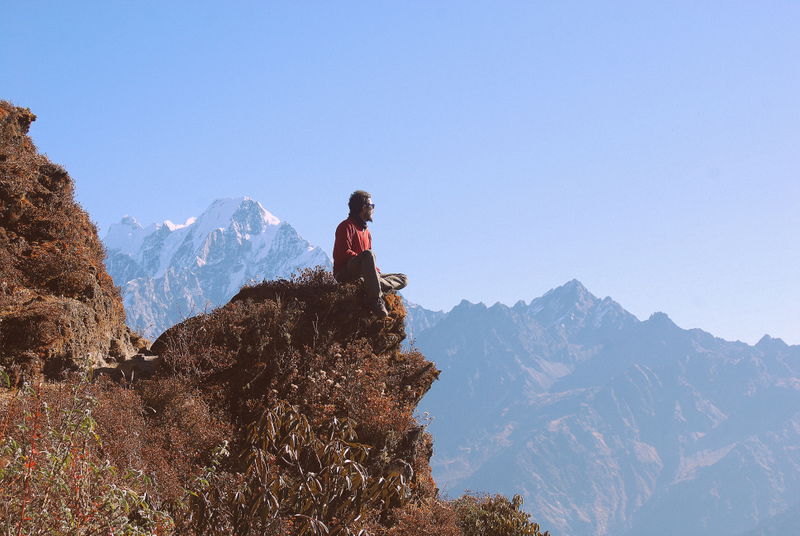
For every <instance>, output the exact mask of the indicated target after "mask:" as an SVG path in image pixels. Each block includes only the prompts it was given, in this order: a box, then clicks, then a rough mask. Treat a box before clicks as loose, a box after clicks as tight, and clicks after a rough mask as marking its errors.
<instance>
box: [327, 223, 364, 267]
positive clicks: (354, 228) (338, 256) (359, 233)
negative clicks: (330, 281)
mask: <svg viewBox="0 0 800 536" xmlns="http://www.w3.org/2000/svg"><path fill="white" fill-rule="evenodd" d="M368 249H372V235H370V234H369V229H367V226H366V225H364V226H363V227H362V226H361V225H360V222H357V221H356V220H355V219H354V218H352V217H350V218H347V219H346V220H344V221H343V222H342V223H340V224H339V226H338V227H337V228H336V241H335V242H334V243H333V273H334V274H338V273H339V272H340V271H342V270H344V269H345V268H346V267H347V261H349V260H350V259H352V258H353V257H355V256H357V255H358V254H359V253H361V252H362V251H366V250H368Z"/></svg>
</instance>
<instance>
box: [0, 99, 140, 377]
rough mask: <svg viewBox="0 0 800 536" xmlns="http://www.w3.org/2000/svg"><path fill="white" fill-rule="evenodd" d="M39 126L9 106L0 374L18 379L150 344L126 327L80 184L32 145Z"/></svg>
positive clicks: (0, 250) (2, 167) (1, 224)
mask: <svg viewBox="0 0 800 536" xmlns="http://www.w3.org/2000/svg"><path fill="white" fill-rule="evenodd" d="M35 119H36V116H35V115H33V114H32V113H31V112H30V110H28V109H26V108H18V107H15V106H13V105H12V104H10V103H8V102H5V101H0V367H3V368H5V369H6V370H8V371H10V372H12V373H13V374H14V376H15V377H17V378H18V379H19V378H21V377H32V376H36V375H42V374H44V375H45V376H47V377H50V378H54V377H57V376H59V375H60V374H62V373H63V372H64V371H65V370H69V369H81V368H85V367H87V366H102V365H106V364H109V363H113V362H115V361H116V360H119V359H122V358H124V357H127V356H129V355H131V354H134V353H136V347H137V346H139V347H141V346H142V345H143V344H144V342H143V341H142V340H141V339H140V338H139V337H138V336H137V335H135V334H132V333H131V332H130V330H129V329H128V328H127V327H126V326H125V311H124V309H123V306H122V300H121V299H120V296H119V292H118V291H117V289H116V288H115V287H114V284H113V282H112V280H111V277H109V275H108V273H107V272H106V269H105V266H104V264H103V258H104V255H105V253H104V250H103V247H102V245H101V243H100V239H99V238H98V235H97V229H96V228H95V226H94V224H92V222H91V221H90V220H89V216H88V215H87V214H86V212H85V211H84V210H83V209H82V208H81V207H80V206H79V205H78V204H77V203H76V202H75V200H74V197H73V182H72V179H71V178H70V177H69V175H68V174H67V172H66V171H65V170H64V169H63V168H62V167H60V166H59V165H57V164H54V163H52V162H50V161H49V160H48V159H47V158H46V157H45V156H43V155H41V154H39V153H38V152H37V150H36V147H35V146H34V144H33V141H32V140H31V138H30V137H29V136H28V129H29V127H30V124H31V123H32V122H33V121H34V120H35Z"/></svg>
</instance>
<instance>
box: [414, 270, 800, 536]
mask: <svg viewBox="0 0 800 536" xmlns="http://www.w3.org/2000/svg"><path fill="white" fill-rule="evenodd" d="M417 345H418V346H419V348H420V349H421V350H422V352H423V353H424V354H425V355H426V356H427V357H428V358H429V359H431V360H433V361H435V362H436V364H437V366H438V367H439V368H441V369H442V374H441V377H440V381H439V382H438V383H437V384H436V385H435V386H434V388H433V389H432V390H431V391H430V392H429V393H428V395H427V396H426V397H425V399H424V400H423V403H422V405H421V409H423V410H427V411H429V412H430V413H432V415H433V416H434V421H433V423H432V424H431V426H430V430H431V432H432V433H433V435H434V439H435V456H434V458H433V460H432V466H433V467H434V476H435V478H436V481H437V483H438V485H439V486H440V487H442V488H444V489H445V490H446V491H447V492H449V493H451V494H453V495H458V494H460V493H461V491H462V490H463V489H465V488H468V489H473V490H487V491H495V490H497V491H500V492H504V493H507V494H511V493H517V492H518V493H521V494H523V496H524V497H525V499H526V509H527V510H529V511H530V512H532V513H534V515H535V516H536V517H537V518H538V519H540V520H541V522H542V525H543V526H544V527H545V528H549V529H552V531H553V533H554V534H559V535H569V536H588V535H604V534H614V535H629V536H632V535H649V536H654V535H661V534H664V535H666V534H674V533H676V532H678V533H681V534H689V535H693V534H697V535H700V534H703V535H708V534H739V533H743V532H745V531H747V530H752V529H754V528H755V527H756V526H757V525H758V524H759V523H761V522H764V521H767V520H769V519H771V518H773V517H774V516H778V517H777V518H776V519H775V520H774V521H773V524H780V523H783V517H781V516H780V515H779V514H781V512H784V511H786V510H787V509H788V508H789V507H790V506H792V505H794V504H795V503H796V501H797V497H798V494H799V493H800V346H792V347H790V346H787V345H786V344H784V343H783V342H782V341H780V340H779V339H771V338H769V337H765V338H764V339H762V341H760V342H759V343H758V344H757V345H755V346H749V345H747V344H743V343H740V342H728V341H724V340H722V339H718V338H715V337H713V336H712V335H710V334H708V333H705V332H703V331H701V330H684V329H681V328H679V327H678V326H676V325H675V324H674V323H673V322H672V321H671V320H670V319H669V318H668V317H667V316H666V315H665V314H663V313H657V314H655V315H653V316H652V317H651V318H650V319H648V320H646V321H644V322H641V321H639V320H638V319H636V318H635V317H634V316H633V315H631V314H630V313H628V312H627V311H625V310H624V309H623V308H622V307H621V306H620V305H619V304H617V303H616V302H614V301H613V300H611V299H610V298H605V299H602V300H601V299H598V298H597V297H595V296H593V295H592V294H591V293H590V292H589V291H588V290H587V289H586V288H585V287H584V286H583V285H581V284H580V283H579V282H578V281H571V282H569V283H567V284H566V285H564V286H562V287H559V288H557V289H554V290H552V291H550V292H548V293H547V294H545V295H544V296H542V297H541V298H538V299H535V300H533V301H532V302H530V303H528V304H526V303H524V302H519V303H517V304H516V305H514V306H513V307H507V306H505V305H501V304H496V305H494V306H492V307H486V306H485V305H483V304H472V303H469V302H466V301H464V302H462V303H461V304H459V305H458V306H457V307H455V308H454V309H453V310H452V311H450V312H449V313H447V314H446V315H445V316H444V317H443V318H441V319H440V320H439V321H438V323H436V324H435V325H434V326H433V327H432V328H430V329H427V330H424V331H422V332H421V333H419V334H418V335H417ZM770 526H772V525H770ZM754 534H756V533H754ZM758 534H760V533H758ZM764 534H773V532H764Z"/></svg>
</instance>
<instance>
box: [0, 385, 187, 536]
mask: <svg viewBox="0 0 800 536" xmlns="http://www.w3.org/2000/svg"><path fill="white" fill-rule="evenodd" d="M59 389H60V391H61V392H59V393H57V394H58V395H59V396H58V397H57V398H56V399H54V400H52V401H51V400H47V397H45V396H44V395H43V387H42V386H41V385H39V386H38V387H36V388H33V387H31V386H29V385H25V386H24V387H23V388H22V389H21V390H19V391H18V392H16V393H13V394H12V400H11V401H10V402H8V407H7V408H6V409H7V410H8V413H7V415H8V414H10V413H11V410H12V409H13V410H14V413H15V417H16V418H15V419H14V420H15V423H16V426H15V427H13V429H12V430H6V429H5V428H4V429H3V430H0V433H2V436H0V534H3V535H6V536H21V535H23V534H24V535H26V536H37V535H44V534H47V535H64V536H66V535H69V536H82V535H86V536H88V535H93V534H103V535H112V534H125V535H129V536H145V535H147V536H150V535H154V534H155V535H166V534H171V533H172V528H173V523H172V519H171V517H170V516H169V515H168V514H166V513H165V512H162V511H160V510H158V509H157V508H155V507H154V506H153V504H152V503H151V500H150V497H149V496H148V495H147V494H146V493H144V492H141V491H139V490H141V489H143V488H144V487H145V486H146V484H147V479H146V477H145V475H144V474H142V473H140V472H134V471H125V472H120V471H118V470H117V468H115V467H113V466H112V465H111V464H110V463H109V462H108V461H107V460H105V459H104V458H103V456H102V455H101V450H100V446H101V444H100V438H99V436H98V435H97V433H96V431H95V424H96V423H95V421H94V418H93V417H92V409H93V407H94V405H95V400H94V399H93V398H92V397H91V396H90V395H89V394H88V393H87V391H86V390H85V382H84V381H79V382H77V383H74V384H72V385H68V386H65V385H62V386H60V387H59ZM15 404H16V407H14V408H11V406H12V405H15ZM7 431H8V433H6V432H7Z"/></svg>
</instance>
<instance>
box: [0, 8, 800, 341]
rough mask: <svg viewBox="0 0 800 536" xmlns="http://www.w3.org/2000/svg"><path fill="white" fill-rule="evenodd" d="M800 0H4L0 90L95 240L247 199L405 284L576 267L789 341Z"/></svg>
mask: <svg viewBox="0 0 800 536" xmlns="http://www.w3.org/2000/svg"><path fill="white" fill-rule="evenodd" d="M798 28H800V2H794V1H785V2H771V1H767V2H751V1H748V2H733V1H718V2H711V1H709V2H697V1H687V2H655V1H653V2H642V1H631V2H530V1H526V2H497V1H487V2H476V1H473V2H444V1H442V2H439V1H429V0H426V1H418V2H410V1H404V2H383V1H378V2H225V3H222V2H199V1H192V2H177V1H174V2H173V1H170V2H160V1H159V2H143V1H137V2H122V1H111V2H110V1H103V2H100V1H98V2H62V1H52V2H37V1H31V2H5V3H4V5H3V10H2V17H0V98H5V99H9V100H11V101H12V102H14V103H15V104H17V105H19V106H27V107H30V108H31V109H32V110H33V111H34V113H36V114H37V115H38V116H39V120H38V121H37V122H36V123H34V126H33V127H32V132H31V133H32V136H33V138H34V140H35V141H36V143H37V145H38V147H39V149H40V150H41V151H42V152H45V153H47V154H48V156H49V157H50V158H51V159H52V160H54V161H56V162H58V163H60V164H62V165H64V166H65V167H66V168H67V170H68V171H69V172H70V174H71V175H72V177H73V178H74V179H75V181H76V184H77V197H78V199H79V201H80V202H81V203H82V204H83V206H84V207H85V208H86V209H87V210H88V211H89V213H90V215H91V216H92V218H93V219H94V220H95V221H96V222H97V224H98V226H99V228H100V231H101V234H105V230H106V229H107V228H108V225H109V224H110V223H112V222H115V221H117V220H119V218H120V217H121V216H122V215H124V214H130V215H133V216H135V217H137V218H138V219H139V220H140V221H141V222H142V223H150V222H152V221H157V220H163V219H171V220H173V221H176V222H180V221H183V220H184V219H186V218H187V217H189V216H192V215H196V214H198V213H200V212H201V211H202V210H203V209H204V208H205V207H206V206H207V205H208V204H210V202H211V201H212V200H213V199H215V198H218V197H231V196H241V195H249V196H251V197H254V198H256V199H258V200H259V201H261V202H262V203H263V204H264V205H265V206H266V207H267V209H268V210H270V211H272V212H273V213H274V214H275V215H276V216H278V217H279V218H281V219H284V220H286V221H288V222H290V223H291V224H292V225H293V226H295V227H296V228H297V229H298V231H299V232H300V233H301V234H302V235H303V236H304V237H306V238H307V239H309V240H310V241H312V242H313V243H315V244H318V245H320V246H322V247H324V248H325V249H326V250H327V251H329V252H330V250H331V248H332V241H333V229H334V227H335V226H336V224H337V223H338V222H339V221H340V220H341V219H342V218H343V217H344V216H345V215H346V206H345V203H346V198H347V196H348V194H349V193H350V192H351V191H352V190H354V189H356V188H363V189H367V190H369V191H371V192H372V193H373V198H374V201H375V203H376V204H377V209H376V214H375V220H376V221H375V222H374V225H373V226H372V229H373V236H374V239H375V250H376V253H377V255H378V260H379V264H380V265H381V267H382V268H383V269H384V270H388V271H405V272H407V273H408V274H409V275H410V279H411V284H410V287H409V288H408V291H407V293H406V295H407V297H408V298H409V299H411V300H412V301H415V302H418V303H420V304H422V305H424V306H426V307H429V308H434V309H449V308H450V307H452V306H453V305H455V304H456V303H458V302H459V301H460V300H461V299H462V298H466V299H469V300H471V301H484V302H486V303H489V304H491V303H494V302H495V301H501V302H504V303H508V304H512V303H514V302H515V301H517V300H519V299H523V300H525V301H528V300H530V299H532V298H534V297H536V296H538V295H541V294H542V293H544V292H545V291H547V290H548V289H550V288H552V287H555V286H558V285H560V284H562V283H564V282H566V281H567V280H569V279H572V278H577V279H579V280H581V281H582V282H583V283H584V284H585V285H586V286H587V287H588V288H589V289H590V290H591V291H592V292H594V293H595V294H597V295H599V296H601V297H603V296H606V295H610V296H612V297H613V298H614V299H616V300H617V301H619V302H620V303H621V304H622V305H623V306H624V307H626V308H627V309H629V310H630V311H631V312H633V313H634V314H636V315H637V316H639V317H640V318H646V317H647V316H649V315H650V314H651V313H652V312H654V311H659V310H660V311H664V312H666V313H668V314H669V315H670V316H671V317H672V319H673V320H674V321H675V322H676V323H677V324H678V325H680V326H681V327H684V328H693V327H701V328H703V329H705V330H707V331H710V332H712V333H714V334H715V335H718V336H721V337H724V338H727V339H741V340H744V341H747V342H751V343H752V342H755V341H757V340H758V338H760V336H761V335H762V334H764V333H769V334H771V335H773V336H776V337H782V338H783V339H784V340H786V341H787V342H790V343H795V344H797V343H800V281H799V280H798V275H800V268H798V267H800V243H798V242H800V241H799V240H798V237H799V235H800V210H798V205H799V204H800V97H798V96H799V95H800V31H798Z"/></svg>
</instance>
